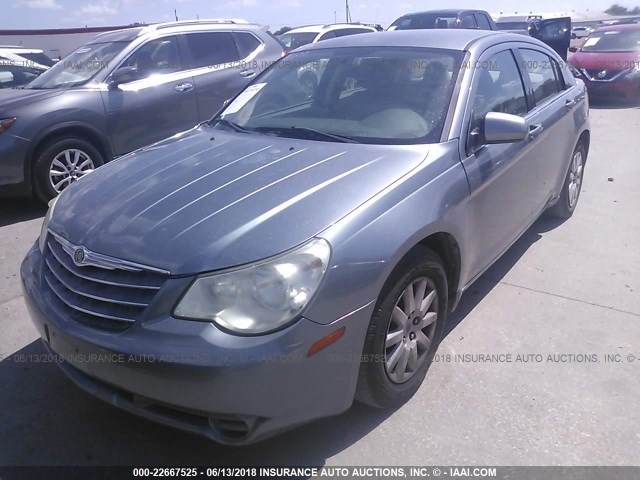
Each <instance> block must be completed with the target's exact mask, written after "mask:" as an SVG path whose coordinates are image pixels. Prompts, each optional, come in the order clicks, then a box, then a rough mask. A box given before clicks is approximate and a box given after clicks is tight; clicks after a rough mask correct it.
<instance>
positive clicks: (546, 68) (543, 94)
mask: <svg viewBox="0 0 640 480" xmlns="http://www.w3.org/2000/svg"><path fill="white" fill-rule="evenodd" d="M520 54H521V55H522V69H523V70H524V71H525V73H526V75H527V76H528V77H529V82H531V90H532V91H533V97H534V98H535V100H536V105H540V104H541V103H544V102H545V101H547V100H548V99H550V98H551V97H553V96H554V95H556V94H557V93H558V92H559V91H560V90H561V89H560V87H559V85H558V80H557V79H556V71H555V67H554V62H553V60H552V59H551V57H549V56H548V55H547V54H546V53H542V52H539V51H537V50H531V49H528V48H521V49H520Z"/></svg>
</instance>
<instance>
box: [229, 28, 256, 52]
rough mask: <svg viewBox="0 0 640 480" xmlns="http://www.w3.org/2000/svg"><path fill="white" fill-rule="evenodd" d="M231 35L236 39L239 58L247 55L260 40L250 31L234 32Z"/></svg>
mask: <svg viewBox="0 0 640 480" xmlns="http://www.w3.org/2000/svg"><path fill="white" fill-rule="evenodd" d="M233 37H234V38H235V39H236V45H237V46H238V53H239V54H240V58H246V57H248V56H249V55H251V54H252V53H253V52H254V50H255V49H256V48H258V47H259V46H260V40H258V39H257V38H256V37H255V36H254V35H251V34H250V33H240V32H235V33H234V34H233Z"/></svg>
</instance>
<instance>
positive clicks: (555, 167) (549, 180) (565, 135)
mask: <svg viewBox="0 0 640 480" xmlns="http://www.w3.org/2000/svg"><path fill="white" fill-rule="evenodd" d="M517 53H518V56H519V64H520V66H521V69H522V75H523V77H524V80H525V85H526V90H527V97H528V99H529V105H530V110H529V112H528V113H527V115H526V119H527V121H528V122H529V124H530V125H531V126H539V128H540V133H539V135H538V143H539V145H538V147H537V152H538V155H539V160H538V162H539V164H540V170H539V181H538V187H539V189H540V193H539V195H540V196H541V197H542V198H545V199H547V200H548V199H550V198H552V197H555V196H557V195H559V194H560V191H559V188H561V187H562V181H563V179H564V177H565V175H566V173H567V168H568V166H569V163H568V162H569V158H570V156H571V153H572V152H573V149H574V147H575V140H576V139H575V131H576V127H575V124H574V116H573V113H574V109H575V108H576V107H577V102H578V98H577V97H578V95H579V93H580V92H579V89H578V88H577V87H576V86H575V85H574V84H568V83H567V82H566V81H565V80H564V77H563V75H562V71H561V70H560V66H559V65H558V62H556V60H554V59H553V58H551V57H550V56H549V55H548V54H547V53H546V52H544V51H543V50H541V49H537V48H536V47H535V46H533V45H527V46H526V47H525V46H522V47H521V48H519V49H518V52H517Z"/></svg>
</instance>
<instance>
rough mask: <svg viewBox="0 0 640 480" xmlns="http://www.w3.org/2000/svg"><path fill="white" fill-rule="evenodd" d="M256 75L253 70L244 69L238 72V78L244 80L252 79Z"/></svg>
mask: <svg viewBox="0 0 640 480" xmlns="http://www.w3.org/2000/svg"><path fill="white" fill-rule="evenodd" d="M255 74H256V71H255V70H254V69H253V68H245V69H244V70H242V71H241V72H240V76H241V77H244V78H249V77H253V76H254V75H255Z"/></svg>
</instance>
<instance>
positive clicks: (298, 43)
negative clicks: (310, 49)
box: [278, 32, 318, 50]
mask: <svg viewBox="0 0 640 480" xmlns="http://www.w3.org/2000/svg"><path fill="white" fill-rule="evenodd" d="M317 36H318V33H317V32H302V33H283V34H282V35H280V36H279V37H278V38H279V39H280V41H281V42H282V43H283V45H284V46H285V47H287V48H288V49H289V50H294V49H296V48H298V47H302V46H303V45H307V44H309V43H311V42H313V41H314V40H315V39H316V37H317Z"/></svg>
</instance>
